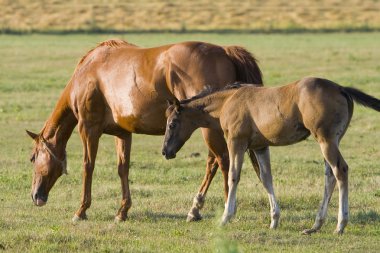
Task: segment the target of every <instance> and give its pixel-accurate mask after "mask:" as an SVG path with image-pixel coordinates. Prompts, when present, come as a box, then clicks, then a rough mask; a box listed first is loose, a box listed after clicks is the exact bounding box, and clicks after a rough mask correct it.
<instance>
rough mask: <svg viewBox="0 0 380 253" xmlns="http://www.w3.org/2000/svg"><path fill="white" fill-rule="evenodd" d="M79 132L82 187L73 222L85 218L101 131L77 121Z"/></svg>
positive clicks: (89, 204) (89, 203)
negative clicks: (81, 156)
mask: <svg viewBox="0 0 380 253" xmlns="http://www.w3.org/2000/svg"><path fill="white" fill-rule="evenodd" d="M79 134H80V136H81V139H82V143H83V188H82V201H81V206H80V208H79V209H78V211H76V213H75V215H74V217H73V219H72V220H73V222H76V221H79V220H85V219H87V215H86V210H87V209H88V208H89V207H90V206H91V185H92V174H93V172H94V167H95V158H96V153H97V151H98V144H99V138H100V135H101V131H100V130H99V127H97V126H86V125H84V124H83V123H82V122H79Z"/></svg>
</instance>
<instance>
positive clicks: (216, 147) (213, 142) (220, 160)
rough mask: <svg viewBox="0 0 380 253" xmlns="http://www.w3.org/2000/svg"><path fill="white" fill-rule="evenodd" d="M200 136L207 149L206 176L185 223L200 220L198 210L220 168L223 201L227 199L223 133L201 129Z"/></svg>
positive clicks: (226, 166)
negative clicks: (222, 181)
mask: <svg viewBox="0 0 380 253" xmlns="http://www.w3.org/2000/svg"><path fill="white" fill-rule="evenodd" d="M202 134H203V138H204V140H205V142H206V144H207V146H208V148H209V154H208V158H207V165H206V174H205V176H204V178H203V181H202V184H201V186H200V188H199V191H198V193H197V195H196V196H195V197H194V199H193V205H192V206H191V209H190V211H189V213H188V214H187V221H197V220H200V219H202V216H201V214H200V210H201V209H202V207H203V205H204V202H205V197H206V193H207V190H208V188H209V186H210V184H211V182H212V179H213V178H214V176H215V173H216V171H217V169H218V167H220V168H221V171H222V173H223V178H224V193H225V194H224V196H225V199H227V194H228V181H227V180H228V151H227V144H226V142H225V141H224V137H223V132H221V131H215V130H211V129H207V128H202Z"/></svg>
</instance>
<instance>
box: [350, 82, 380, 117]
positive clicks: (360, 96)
mask: <svg viewBox="0 0 380 253" xmlns="http://www.w3.org/2000/svg"><path fill="white" fill-rule="evenodd" d="M343 90H344V92H345V93H346V94H347V95H348V96H349V97H350V98H352V99H353V100H354V101H355V102H356V103H358V104H360V105H363V106H365V107H369V108H372V109H374V110H376V111H378V112H380V100H379V99H377V98H375V97H372V96H370V95H368V94H365V93H364V92H362V91H360V90H358V89H355V88H351V87H343Z"/></svg>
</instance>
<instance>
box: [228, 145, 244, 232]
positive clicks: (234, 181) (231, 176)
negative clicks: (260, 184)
mask: <svg viewBox="0 0 380 253" xmlns="http://www.w3.org/2000/svg"><path fill="white" fill-rule="evenodd" d="M246 150H247V142H246V140H241V139H229V140H228V152H229V157H230V168H229V172H228V197H227V202H226V204H225V208H224V213H223V216H222V225H224V224H226V223H227V222H228V221H229V220H230V219H231V218H232V217H233V216H234V214H235V211H236V191H237V185H238V183H239V180H240V171H241V167H242V165H243V160H244V152H245V151H246Z"/></svg>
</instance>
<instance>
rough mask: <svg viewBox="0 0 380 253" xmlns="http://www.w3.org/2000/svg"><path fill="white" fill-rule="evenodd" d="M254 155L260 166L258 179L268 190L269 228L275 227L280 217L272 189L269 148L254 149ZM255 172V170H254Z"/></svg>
mask: <svg viewBox="0 0 380 253" xmlns="http://www.w3.org/2000/svg"><path fill="white" fill-rule="evenodd" d="M255 155H256V157H257V161H258V163H259V166H260V172H259V173H260V174H259V175H260V180H261V182H262V183H263V185H264V188H265V189H266V191H267V192H268V197H269V204H270V216H271V223H270V228H276V227H277V226H278V221H279V219H280V208H279V206H278V204H277V201H276V197H275V195H274V190H273V180H272V172H271V166H270V154H269V148H268V147H266V148H264V149H261V150H256V151H255ZM256 173H257V172H256Z"/></svg>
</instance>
